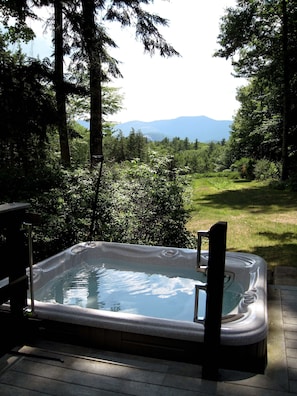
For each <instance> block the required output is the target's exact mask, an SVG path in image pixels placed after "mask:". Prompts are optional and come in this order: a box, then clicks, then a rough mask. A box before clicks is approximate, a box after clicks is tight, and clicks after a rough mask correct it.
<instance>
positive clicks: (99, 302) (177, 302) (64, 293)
mask: <svg viewBox="0 0 297 396" xmlns="http://www.w3.org/2000/svg"><path fill="white" fill-rule="evenodd" d="M139 267H140V266H138V267H137V268H138V269H139ZM201 283H202V282H199V280H197V279H190V278H187V277H183V276H170V275H169V274H168V275H164V274H151V273H147V272H143V271H129V270H121V269H118V268H110V266H109V265H108V264H104V263H100V264H98V263H97V264H86V263H84V264H83V265H82V266H81V267H76V268H74V269H71V270H69V271H66V272H64V273H63V274H62V275H60V276H57V277H55V278H54V279H52V280H51V281H50V282H48V283H47V284H46V285H44V286H43V287H42V288H41V289H40V290H37V291H35V299H36V300H39V301H43V302H51V303H59V304H66V305H77V306H80V307H84V308H92V309H98V310H106V311H113V312H118V311H120V312H125V313H132V314H139V315H144V316H153V317H158V318H163V319H174V320H183V321H191V322H192V321H193V316H194V302H195V285H196V284H201ZM199 293H200V294H199V310H198V317H199V318H203V317H204V315H205V299H206V295H205V292H204V291H200V292H199ZM241 296H242V292H241V289H240V286H239V285H235V284H234V282H233V284H232V285H231V286H228V287H227V288H226V290H225V292H224V301H223V306H224V307H223V315H226V314H228V313H229V312H230V311H232V310H233V309H234V308H235V307H236V306H237V305H238V302H239V300H240V298H241Z"/></svg>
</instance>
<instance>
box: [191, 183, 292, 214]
mask: <svg viewBox="0 0 297 396" xmlns="http://www.w3.org/2000/svg"><path fill="white" fill-rule="evenodd" d="M296 202H297V193H292V192H287V191H284V190H275V189H272V188H269V187H267V186H259V187H254V186H253V187H251V188H244V189H242V190H223V191H219V192H216V193H213V194H208V195H203V197H202V198H199V197H198V198H196V199H194V203H195V204H197V205H208V206H212V207H213V208H215V209H218V208H223V207H224V206H228V207H230V208H232V209H236V210H243V209H245V210H249V211H250V212H253V213H255V214H264V213H274V212H275V211H276V210H277V211H278V212H280V211H282V212H288V211H290V210H292V209H296V207H297V205H296Z"/></svg>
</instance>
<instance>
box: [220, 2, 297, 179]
mask: <svg viewBox="0 0 297 396" xmlns="http://www.w3.org/2000/svg"><path fill="white" fill-rule="evenodd" d="M296 16H297V4H296V2H295V1H292V0H274V1H262V0H242V1H238V2H237V7H236V8H229V9H228V10H227V14H226V15H225V16H224V17H223V19H222V24H221V33H220V35H219V44H220V45H221V49H220V50H219V51H217V53H216V56H221V57H225V58H227V59H228V58H231V59H232V63H233V66H234V69H235V72H236V74H237V76H244V77H248V78H253V79H254V80H255V79H258V80H259V81H260V82H261V84H262V85H263V84H266V86H267V87H268V88H269V90H272V92H273V94H274V95H276V97H277V100H278V104H279V106H278V107H279V109H281V110H278V111H280V112H279V113H278V112H275V113H274V114H273V117H274V119H276V118H278V117H279V116H281V117H280V118H281V120H282V127H281V128H280V132H281V133H280V139H279V141H281V144H280V147H281V151H282V179H283V180H285V179H287V178H288V176H289V159H290V158H291V157H292V154H293V153H294V152H295V151H296V142H295V141H296V139H295V138H294V135H295V134H296V132H295V131H296V125H297V121H296V118H295V117H294V114H295V109H296V92H297V91H296V88H297V86H296V76H297V59H296V39H297V18H296ZM267 126H268V124H267V123H266V127H267ZM258 127H259V125H258ZM272 128H274V123H272ZM265 130H266V131H267V130H268V129H267V128H266V129H265ZM294 142H295V143H294ZM292 163H293V161H291V164H292Z"/></svg>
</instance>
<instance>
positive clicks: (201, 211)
mask: <svg viewBox="0 0 297 396" xmlns="http://www.w3.org/2000/svg"><path fill="white" fill-rule="evenodd" d="M192 186H193V196H192V202H191V207H190V214H191V219H190V221H189V222H188V224H187V228H188V229H189V230H190V231H193V232H197V231H198V230H207V229H209V228H210V227H211V226H212V224H214V223H216V222H217V221H226V222H227V223H228V231H227V250H229V251H243V252H250V253H254V254H257V255H259V256H261V257H263V258H264V259H265V260H266V261H267V263H268V265H269V266H270V267H274V266H279V265H288V266H296V267H297V193H296V192H290V191H284V190H276V189H273V188H271V187H270V186H269V184H268V183H267V182H256V181H252V182H246V181H243V180H232V179H230V178H228V177H204V178H200V177H199V178H198V177H197V178H193V180H192Z"/></svg>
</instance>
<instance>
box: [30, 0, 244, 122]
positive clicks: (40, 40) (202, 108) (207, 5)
mask: <svg viewBox="0 0 297 396" xmlns="http://www.w3.org/2000/svg"><path fill="white" fill-rule="evenodd" d="M235 4H236V0H207V1H206V0H155V1H154V5H150V6H149V7H148V10H150V11H152V12H154V13H157V14H159V15H160V16H162V17H164V18H166V19H168V20H169V26H168V27H165V28H162V29H160V30H161V32H162V34H163V36H164V38H165V39H166V40H167V42H168V43H170V44H171V45H172V46H173V47H174V48H175V49H176V50H177V51H178V52H179V53H180V55H181V56H180V57H171V58H163V57H161V56H160V55H159V54H158V53H156V54H155V55H154V56H150V55H149V54H145V53H144V50H143V46H142V44H141V43H140V42H137V41H136V40H135V37H134V32H133V30H127V29H122V28H120V27H119V26H118V25H117V24H115V23H113V24H109V25H107V28H108V32H109V34H110V36H111V37H112V38H113V40H114V41H115V42H116V43H117V45H118V48H117V49H113V50H112V51H111V55H112V56H113V57H114V58H116V59H117V60H118V61H119V62H121V63H120V65H119V67H120V70H121V73H122V75H123V78H120V79H116V80H115V81H113V82H112V85H113V86H115V87H117V88H119V89H120V93H121V94H122V95H123V97H124V99H123V104H122V105H123V109H122V111H120V112H119V113H118V114H116V115H113V116H112V117H111V120H112V121H115V122H116V123H123V122H127V121H134V120H140V121H154V120H161V119H171V118H177V117H181V116H200V115H204V116H207V117H210V118H213V119H216V120H232V118H233V116H234V115H235V113H236V110H237V109H238V107H239V103H238V102H237V101H236V90H237V88H238V87H240V86H242V85H243V84H244V81H243V80H241V79H238V78H235V77H234V76H232V72H233V68H232V65H231V60H226V59H222V58H215V57H213V54H214V52H215V50H217V49H218V48H219V45H218V44H217V37H218V34H219V21H220V18H221V17H222V16H223V15H224V13H225V10H226V8H227V7H230V6H231V7H232V6H235ZM34 30H35V29H34ZM35 31H36V30H35ZM37 35H38V37H37V40H36V41H35V42H34V43H33V44H31V45H30V47H29V53H31V55H33V56H36V53H37V52H38V54H39V55H40V57H42V56H44V55H46V51H47V54H48V43H49V42H50V38H48V37H45V36H44V35H43V31H42V29H41V28H40V27H39V30H37Z"/></svg>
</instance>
